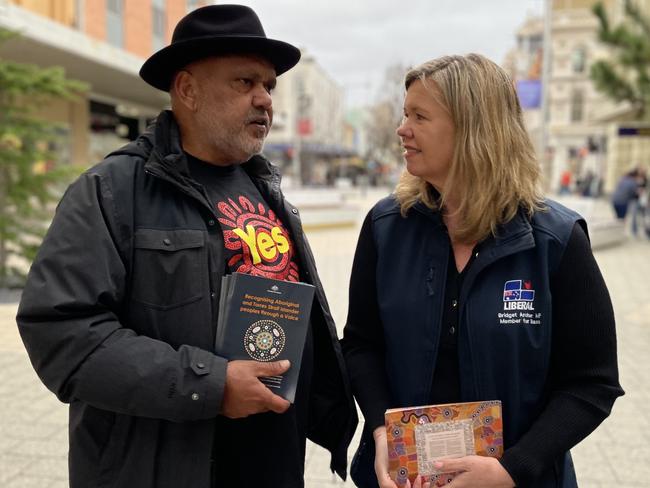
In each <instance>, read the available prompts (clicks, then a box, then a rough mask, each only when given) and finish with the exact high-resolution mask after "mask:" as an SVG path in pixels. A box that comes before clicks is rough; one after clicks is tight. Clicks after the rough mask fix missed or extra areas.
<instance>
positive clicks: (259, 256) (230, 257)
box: [187, 154, 300, 281]
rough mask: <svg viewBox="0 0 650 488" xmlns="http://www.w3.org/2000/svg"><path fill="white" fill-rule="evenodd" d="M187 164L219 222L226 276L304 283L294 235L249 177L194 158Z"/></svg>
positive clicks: (236, 169)
mask: <svg viewBox="0 0 650 488" xmlns="http://www.w3.org/2000/svg"><path fill="white" fill-rule="evenodd" d="M187 162H188V167H189V171H190V174H191V175H192V178H194V180H196V181H197V182H198V183H200V184H201V185H203V187H204V188H205V190H206V192H207V194H208V197H209V198H210V200H211V201H212V202H213V205H214V210H215V213H216V214H217V216H218V220H219V225H220V226H221V231H222V232H223V240H224V250H225V258H226V272H227V273H232V272H239V273H246V274H252V275H255V276H264V277H266V278H274V279H276V280H286V281H299V276H300V273H299V269H298V263H297V261H296V256H295V248H294V245H293V241H292V240H291V237H290V235H289V231H288V230H287V229H286V228H285V227H284V225H283V224H282V221H281V220H280V218H279V217H278V216H277V215H276V214H275V212H274V211H273V210H271V209H270V208H269V206H268V204H267V203H266V202H265V201H264V198H263V197H262V195H261V194H260V192H259V190H258V189H257V187H256V186H255V184H254V183H253V182H252V181H251V179H250V177H249V176H248V175H247V174H246V171H244V169H243V168H242V167H241V166H240V165H238V164H233V165H230V166H215V165H213V164H209V163H205V162H203V161H201V160H199V159H197V158H195V157H193V156H191V155H189V154H188V155H187Z"/></svg>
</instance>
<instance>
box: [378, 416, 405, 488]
mask: <svg viewBox="0 0 650 488" xmlns="http://www.w3.org/2000/svg"><path fill="white" fill-rule="evenodd" d="M372 437H373V438H374V439H375V474H376V475H377V482H378V483H379V488H399V487H398V486H397V484H396V483H395V482H394V481H393V480H392V479H391V477H390V476H389V475H388V443H387V441H386V427H384V426H383V425H382V426H381V427H377V428H376V429H375V430H374V431H373V432H372Z"/></svg>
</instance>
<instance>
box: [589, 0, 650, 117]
mask: <svg viewBox="0 0 650 488" xmlns="http://www.w3.org/2000/svg"><path fill="white" fill-rule="evenodd" d="M624 9H625V20H624V21H623V22H622V23H621V24H619V25H617V26H611V25H610V19H609V18H608V15H607V12H606V10H605V7H604V6H603V3H602V2H599V3H597V4H595V5H594V7H593V12H594V14H595V15H596V16H597V17H598V20H599V23H600V27H599V32H598V37H599V39H600V41H601V42H603V43H604V44H606V45H608V46H610V47H611V48H612V50H613V53H614V58H613V59H612V60H600V61H597V62H595V63H594V64H593V65H592V67H591V73H590V75H591V79H592V80H593V81H594V83H595V85H596V88H597V89H598V90H599V91H601V92H602V93H604V94H605V95H607V96H608V97H610V98H611V99H612V100H615V101H617V102H627V103H628V104H629V105H630V107H631V108H632V110H633V111H634V114H635V117H636V118H637V119H639V120H650V18H648V17H647V16H645V15H644V14H643V12H642V11H641V10H640V9H639V7H638V5H637V4H636V3H635V2H633V1H632V0H625V3H624Z"/></svg>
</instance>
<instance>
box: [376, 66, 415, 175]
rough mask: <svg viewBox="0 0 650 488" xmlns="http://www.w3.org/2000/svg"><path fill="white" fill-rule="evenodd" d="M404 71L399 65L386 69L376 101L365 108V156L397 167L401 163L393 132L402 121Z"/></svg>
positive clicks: (399, 150)
mask: <svg viewBox="0 0 650 488" xmlns="http://www.w3.org/2000/svg"><path fill="white" fill-rule="evenodd" d="M407 70H408V68H407V67H406V66H405V65H402V64H395V65H392V66H390V67H388V69H386V73H385V77H384V80H383V82H382V85H381V87H380V91H379V94H378V96H377V102H376V103H374V104H373V105H371V106H370V109H369V112H370V117H369V121H368V126H367V130H368V146H369V153H370V154H368V157H369V158H371V159H374V160H376V161H378V162H380V163H382V164H387V165H397V164H399V163H400V161H401V160H402V156H401V152H402V151H401V148H400V144H399V138H398V137H397V135H396V134H395V130H396V129H397V126H398V125H399V122H400V120H401V118H402V112H403V104H404V93H405V90H404V75H405V73H406V71H407Z"/></svg>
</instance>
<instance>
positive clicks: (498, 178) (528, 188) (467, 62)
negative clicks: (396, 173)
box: [395, 54, 543, 243]
mask: <svg viewBox="0 0 650 488" xmlns="http://www.w3.org/2000/svg"><path fill="white" fill-rule="evenodd" d="M418 80H419V81H421V82H422V83H423V84H424V86H425V87H427V88H429V89H430V90H431V91H432V97H435V98H436V100H437V101H438V102H440V103H442V105H443V106H444V107H445V108H446V109H447V110H448V111H449V114H450V116H451V118H452V120H453V122H454V125H455V129H456V140H455V142H454V155H453V158H452V161H451V165H450V170H449V175H448V177H447V180H446V182H445V186H444V188H443V189H442V192H441V193H442V195H441V198H440V201H438V200H437V197H436V195H435V193H434V192H433V191H432V190H433V188H432V186H431V185H430V184H429V183H427V182H426V181H424V180H423V179H422V178H420V177H418V176H413V175H411V174H410V173H408V172H407V171H406V170H404V171H403V172H402V175H401V177H400V181H399V183H398V184H397V187H396V189H395V196H396V198H397V200H398V201H399V203H400V208H401V212H402V215H406V213H407V212H408V210H409V208H411V207H412V206H413V205H414V204H415V203H416V202H418V201H422V202H423V203H424V204H425V205H426V206H427V207H429V208H432V209H437V208H438V206H439V205H444V202H445V198H446V197H448V195H450V190H451V189H453V195H454V199H455V200H457V201H458V204H459V207H458V213H459V216H460V218H459V219H458V220H459V226H458V227H457V228H456V229H455V231H454V232H453V234H452V236H451V237H452V240H454V241H458V242H465V243H471V242H478V241H481V240H483V239H485V238H486V237H488V236H489V235H490V234H492V235H496V232H497V226H498V225H500V224H503V223H505V222H508V221H509V220H511V219H512V218H513V217H514V216H515V215H516V214H517V212H518V210H519V208H520V207H521V208H523V209H524V210H525V211H526V212H527V213H528V215H529V216H530V215H532V214H533V213H534V212H535V211H538V210H540V209H541V208H542V200H543V197H542V192H541V187H540V178H541V171H540V168H539V165H538V164H537V159H536V157H535V151H534V149H533V145H532V143H531V141H530V138H529V137H528V133H527V132H526V129H525V127H524V122H523V117H522V112H521V107H520V105H519V100H518V98H517V94H516V92H515V88H514V85H513V82H512V80H511V79H510V78H509V77H508V75H507V74H506V73H505V71H503V69H501V68H500V67H499V66H497V65H496V64H495V63H493V62H492V61H490V60H488V59H487V58H485V57H483V56H481V55H478V54H468V55H467V56H444V57H441V58H438V59H434V60H432V61H428V62H426V63H424V64H421V65H420V66H417V67H415V68H413V69H411V70H409V72H408V73H407V74H406V78H405V82H404V84H405V86H406V89H407V90H408V88H409V86H411V84H412V83H413V82H415V81H418ZM431 82H433V83H431ZM431 85H434V86H431ZM436 92H438V93H436Z"/></svg>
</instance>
